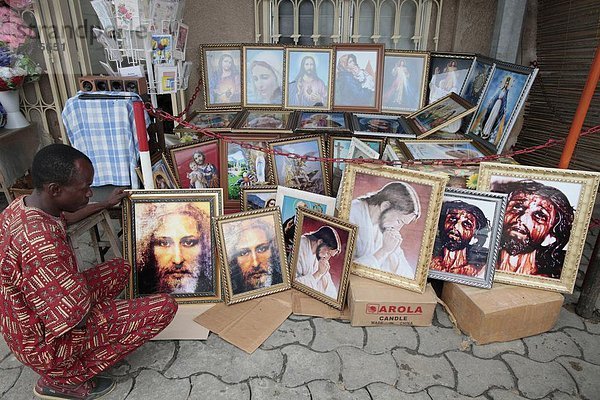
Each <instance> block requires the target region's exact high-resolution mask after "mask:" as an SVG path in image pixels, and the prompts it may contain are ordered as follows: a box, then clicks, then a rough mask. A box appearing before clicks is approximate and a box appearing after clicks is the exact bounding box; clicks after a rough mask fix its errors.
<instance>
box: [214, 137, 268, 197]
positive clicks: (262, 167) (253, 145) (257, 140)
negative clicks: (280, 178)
mask: <svg viewBox="0 0 600 400" xmlns="http://www.w3.org/2000/svg"><path fill="white" fill-rule="evenodd" d="M228 137H229V138H231V139H232V140H231V141H229V140H223V141H222V142H221V182H223V183H225V182H226V183H227V187H225V186H223V190H225V194H224V197H225V199H224V202H225V207H237V206H238V205H239V204H240V198H241V197H240V193H241V191H242V189H244V188H250V187H253V186H261V185H268V184H269V183H270V177H271V175H272V174H271V172H270V170H269V163H268V162H267V158H268V155H267V154H266V153H265V152H264V150H266V149H268V148H269V146H268V144H267V141H268V140H269V139H272V137H269V136H265V135H262V136H261V135H253V136H247V135H244V136H243V137H240V136H228ZM260 149H263V151H261V150H260Z"/></svg>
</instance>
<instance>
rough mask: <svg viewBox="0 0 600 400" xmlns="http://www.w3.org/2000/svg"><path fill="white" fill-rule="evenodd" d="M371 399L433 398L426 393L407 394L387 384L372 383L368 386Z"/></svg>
mask: <svg viewBox="0 0 600 400" xmlns="http://www.w3.org/2000/svg"><path fill="white" fill-rule="evenodd" d="M367 389H368V390H369V393H370V394H371V398H372V399H374V400H379V399H385V400H431V397H429V395H428V394H427V392H426V391H422V392H419V393H405V392H403V391H401V390H398V389H396V388H395V387H394V386H390V385H386V384H385V383H379V382H377V383H372V384H370V385H369V386H367Z"/></svg>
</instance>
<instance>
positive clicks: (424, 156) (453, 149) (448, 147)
mask: <svg viewBox="0 0 600 400" xmlns="http://www.w3.org/2000/svg"><path fill="white" fill-rule="evenodd" d="M398 144H399V146H400V148H401V149H402V150H403V151H404V154H405V155H406V157H407V158H408V159H409V160H463V162H465V163H466V162H471V163H477V162H480V161H481V160H478V159H479V158H481V157H485V156H487V155H489V154H490V152H489V151H488V150H486V149H485V148H484V147H483V146H481V145H479V144H477V143H476V142H474V141H472V140H428V139H425V140H399V141H398ZM470 160H473V161H470Z"/></svg>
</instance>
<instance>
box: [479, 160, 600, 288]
mask: <svg viewBox="0 0 600 400" xmlns="http://www.w3.org/2000/svg"><path fill="white" fill-rule="evenodd" d="M599 183H600V174H599V173H597V172H587V171H574V170H567V169H553V168H541V167H529V166H520V165H507V164H499V163H481V165H480V168H479V179H478V183H477V190H480V191H491V192H497V193H505V194H508V199H507V206H506V212H505V214H504V223H503V231H502V235H501V239H500V254H499V256H498V262H497V264H496V276H495V277H494V280H495V281H496V282H502V283H509V284H512V285H519V286H527V287H532V288H536V289H545V290H551V291H557V292H562V293H572V292H573V288H574V286H575V280H576V278H577V271H578V270H579V262H580V260H581V253H582V252H583V246H584V244H585V237H586V233H587V229H588V225H589V223H590V216H591V215H592V210H593V207H594V201H595V198H596V193H597V191H598V184H599Z"/></svg>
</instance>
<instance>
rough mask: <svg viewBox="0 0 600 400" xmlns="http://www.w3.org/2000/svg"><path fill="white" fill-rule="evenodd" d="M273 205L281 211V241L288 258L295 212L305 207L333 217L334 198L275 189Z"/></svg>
mask: <svg viewBox="0 0 600 400" xmlns="http://www.w3.org/2000/svg"><path fill="white" fill-rule="evenodd" d="M275 205H276V206H278V207H279V208H280V209H281V220H282V221H283V225H282V226H283V240H284V242H285V250H286V253H287V255H288V256H291V254H292V250H293V248H292V247H293V245H294V232H295V229H296V210H297V209H298V208H299V207H306V208H308V209H310V210H314V211H315V212H319V213H322V214H326V215H332V216H333V215H334V213H335V198H334V197H329V196H323V195H321V194H315V193H311V192H306V191H304V190H298V189H292V188H288V187H285V186H278V187H277V195H276V197H275Z"/></svg>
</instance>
